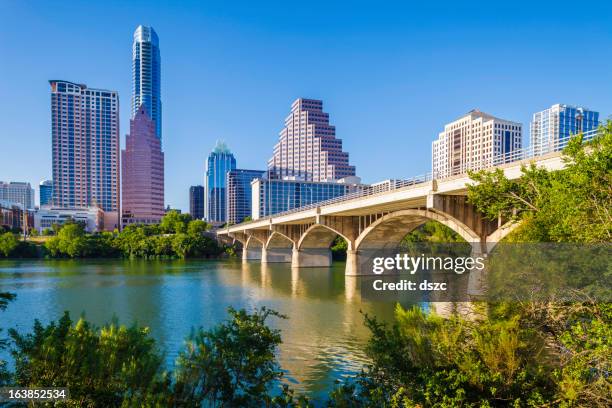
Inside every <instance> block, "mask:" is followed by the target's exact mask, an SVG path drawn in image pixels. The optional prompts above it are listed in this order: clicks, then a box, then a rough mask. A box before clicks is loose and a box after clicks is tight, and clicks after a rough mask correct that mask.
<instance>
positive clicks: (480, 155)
mask: <svg viewBox="0 0 612 408" xmlns="http://www.w3.org/2000/svg"><path fill="white" fill-rule="evenodd" d="M522 132H523V130H522V124H520V123H517V122H512V121H509V120H505V119H500V118H496V117H494V116H492V115H489V114H487V113H484V112H481V111H479V110H472V111H470V112H469V113H468V114H467V115H465V116H463V117H461V118H459V119H457V120H456V121H454V122H451V123H449V124H447V125H446V126H444V131H443V132H441V133H440V134H439V135H438V140H436V141H434V142H433V144H432V167H433V169H432V170H433V174H434V177H436V178H442V177H449V176H452V175H455V174H463V173H465V172H466V171H467V170H478V169H483V168H487V167H490V166H492V165H493V163H494V159H495V158H498V157H501V158H502V159H501V160H502V162H503V161H504V160H505V159H504V158H508V160H510V157H509V153H511V152H513V151H515V150H518V149H520V148H521V147H522V137H523V136H522V135H523V133H522Z"/></svg>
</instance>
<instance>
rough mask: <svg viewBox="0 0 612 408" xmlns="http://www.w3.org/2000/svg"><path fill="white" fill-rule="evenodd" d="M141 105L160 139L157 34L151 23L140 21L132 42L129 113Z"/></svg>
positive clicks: (159, 65) (133, 113)
mask: <svg viewBox="0 0 612 408" xmlns="http://www.w3.org/2000/svg"><path fill="white" fill-rule="evenodd" d="M141 105H144V106H145V108H146V110H147V113H148V114H149V117H150V118H151V119H153V122H155V135H156V136H157V138H158V139H161V133H162V132H161V129H162V103H161V57H160V53H159V38H158V37H157V33H156V32H155V30H154V29H153V28H152V27H145V26H142V25H139V26H138V27H137V28H136V31H134V43H133V44H132V117H134V116H136V113H137V112H138V110H139V109H140V106H141Z"/></svg>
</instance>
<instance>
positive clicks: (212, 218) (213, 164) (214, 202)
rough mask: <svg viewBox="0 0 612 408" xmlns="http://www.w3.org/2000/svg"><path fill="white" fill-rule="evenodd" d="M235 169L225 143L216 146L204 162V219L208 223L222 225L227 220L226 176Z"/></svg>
mask: <svg viewBox="0 0 612 408" xmlns="http://www.w3.org/2000/svg"><path fill="white" fill-rule="evenodd" d="M235 168H236V159H235V158H234V155H233V154H232V153H231V152H230V151H229V149H228V148H227V146H226V145H225V143H223V142H217V145H216V146H215V148H214V149H213V151H212V152H211V153H210V155H209V156H208V160H207V161H206V177H205V179H204V218H205V219H206V221H209V222H216V223H224V222H226V219H227V203H226V197H225V195H226V190H225V189H226V175H227V172H228V171H230V170H234V169H235Z"/></svg>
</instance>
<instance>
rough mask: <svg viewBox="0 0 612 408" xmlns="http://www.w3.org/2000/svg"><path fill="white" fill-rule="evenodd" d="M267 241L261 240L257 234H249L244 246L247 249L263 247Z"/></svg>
mask: <svg viewBox="0 0 612 408" xmlns="http://www.w3.org/2000/svg"><path fill="white" fill-rule="evenodd" d="M265 244H266V243H265V242H263V241H261V240H260V239H259V238H257V237H256V236H255V235H249V237H248V238H247V240H246V242H245V243H244V248H246V249H261V248H263V246H264V245H265Z"/></svg>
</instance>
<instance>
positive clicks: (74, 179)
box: [49, 80, 119, 227]
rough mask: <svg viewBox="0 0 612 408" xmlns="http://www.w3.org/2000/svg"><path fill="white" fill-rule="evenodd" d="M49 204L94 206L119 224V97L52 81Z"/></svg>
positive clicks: (68, 83) (57, 205)
mask: <svg viewBox="0 0 612 408" xmlns="http://www.w3.org/2000/svg"><path fill="white" fill-rule="evenodd" d="M49 83H50V84H51V134H52V146H53V160H52V162H53V205H54V206H55V207H59V208H82V207H89V206H99V207H100V208H102V210H104V211H105V212H106V213H108V212H116V214H112V215H111V214H106V215H105V220H106V219H108V220H109V225H110V226H111V227H112V225H111V224H110V222H111V220H114V221H115V222H114V224H115V225H118V211H119V96H118V94H117V92H116V91H108V90H104V89H93V88H88V87H87V86H86V85H83V84H76V83H73V82H68V81H60V80H51V81H49Z"/></svg>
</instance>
